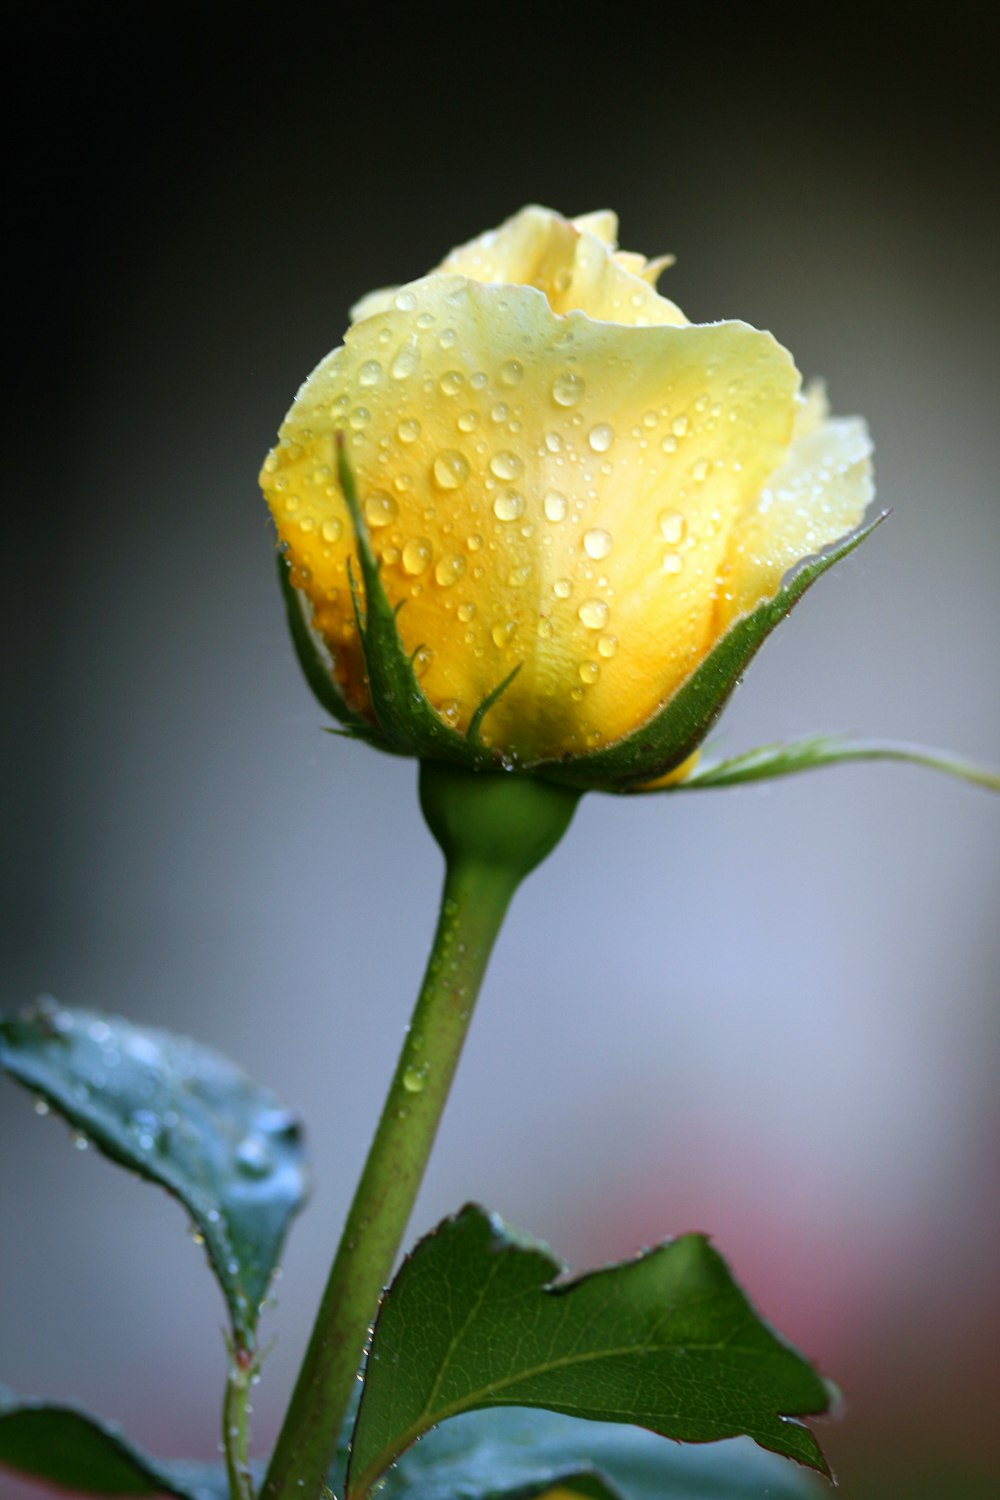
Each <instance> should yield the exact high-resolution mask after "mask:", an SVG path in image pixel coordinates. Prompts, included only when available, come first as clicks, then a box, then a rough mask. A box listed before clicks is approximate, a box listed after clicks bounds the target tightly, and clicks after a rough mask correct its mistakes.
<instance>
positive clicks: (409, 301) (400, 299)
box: [392, 288, 417, 312]
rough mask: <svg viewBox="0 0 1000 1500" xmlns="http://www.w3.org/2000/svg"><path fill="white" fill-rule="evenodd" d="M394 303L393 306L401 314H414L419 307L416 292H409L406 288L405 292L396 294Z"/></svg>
mask: <svg viewBox="0 0 1000 1500" xmlns="http://www.w3.org/2000/svg"><path fill="white" fill-rule="evenodd" d="M392 301H393V305H394V306H395V307H398V308H399V310H400V312H412V311H413V309H414V308H415V307H416V305H417V294H416V292H408V291H406V290H405V288H404V290H403V291H401V292H397V293H396V295H395V297H393V299H392Z"/></svg>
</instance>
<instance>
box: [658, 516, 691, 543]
mask: <svg viewBox="0 0 1000 1500" xmlns="http://www.w3.org/2000/svg"><path fill="white" fill-rule="evenodd" d="M659 521H660V535H661V536H662V538H663V540H664V541H665V542H669V543H670V545H671V546H672V547H676V546H677V543H678V542H682V541H683V540H684V534H685V532H686V531H687V521H685V519H684V517H683V516H682V515H681V513H680V511H679V510H661V511H660V517H659Z"/></svg>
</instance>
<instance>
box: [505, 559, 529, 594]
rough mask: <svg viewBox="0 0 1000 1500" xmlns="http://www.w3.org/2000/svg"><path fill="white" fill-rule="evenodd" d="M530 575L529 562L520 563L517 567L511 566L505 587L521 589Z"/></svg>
mask: <svg viewBox="0 0 1000 1500" xmlns="http://www.w3.org/2000/svg"><path fill="white" fill-rule="evenodd" d="M530 577H531V564H530V563H522V564H521V565H520V566H519V567H517V568H511V570H510V572H509V573H508V574H507V587H508V588H511V589H523V588H524V585H525V584H526V583H527V582H528V579H529V578H530Z"/></svg>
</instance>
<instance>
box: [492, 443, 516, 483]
mask: <svg viewBox="0 0 1000 1500" xmlns="http://www.w3.org/2000/svg"><path fill="white" fill-rule="evenodd" d="M490 472H491V473H492V474H495V475H496V477H497V478H498V479H516V478H517V477H518V475H519V474H522V473H523V472H524V464H523V463H522V462H521V460H520V459H519V458H518V456H517V454H516V453H512V452H511V451H510V449H509V448H504V449H503V450H502V451H501V452H500V453H494V455H493V457H492V458H491V459H490Z"/></svg>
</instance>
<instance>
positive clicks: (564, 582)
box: [552, 578, 573, 599]
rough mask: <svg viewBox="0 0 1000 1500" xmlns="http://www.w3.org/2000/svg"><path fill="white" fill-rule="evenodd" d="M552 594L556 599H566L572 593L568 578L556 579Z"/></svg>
mask: <svg viewBox="0 0 1000 1500" xmlns="http://www.w3.org/2000/svg"><path fill="white" fill-rule="evenodd" d="M552 592H553V593H554V594H555V596H556V598H557V599H568V598H569V596H570V594H571V593H572V592H573V585H572V583H571V582H570V580H569V579H568V578H557V579H556V581H555V583H554V584H553V585H552Z"/></svg>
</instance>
